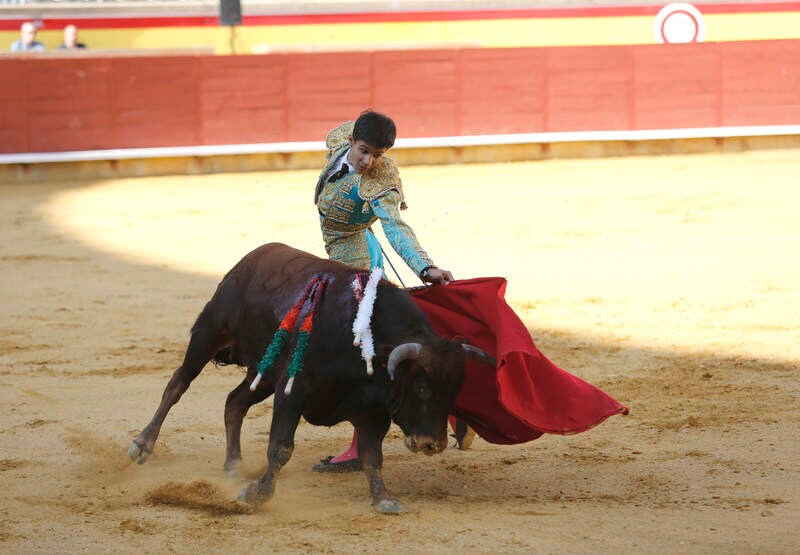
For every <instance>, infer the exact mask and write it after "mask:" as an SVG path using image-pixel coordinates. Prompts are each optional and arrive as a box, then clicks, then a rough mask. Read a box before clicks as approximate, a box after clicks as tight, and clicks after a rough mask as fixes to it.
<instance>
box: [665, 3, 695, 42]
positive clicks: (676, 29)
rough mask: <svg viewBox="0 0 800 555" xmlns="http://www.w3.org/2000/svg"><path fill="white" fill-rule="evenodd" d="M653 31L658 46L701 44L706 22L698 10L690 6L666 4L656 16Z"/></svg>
mask: <svg viewBox="0 0 800 555" xmlns="http://www.w3.org/2000/svg"><path fill="white" fill-rule="evenodd" d="M653 31H654V32H655V35H656V41H658V42H659V43H660V44H686V43H690V42H703V40H705V38H706V22H705V21H704V20H703V14H701V13H700V10H698V9H697V8H695V7H694V6H692V5H691V4H684V3H674V4H667V5H666V6H664V7H663V8H661V10H659V12H658V15H656V20H655V24H654V26H653Z"/></svg>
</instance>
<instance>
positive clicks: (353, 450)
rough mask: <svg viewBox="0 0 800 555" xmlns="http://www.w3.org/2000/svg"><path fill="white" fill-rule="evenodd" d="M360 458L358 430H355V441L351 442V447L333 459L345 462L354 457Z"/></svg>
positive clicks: (333, 461)
mask: <svg viewBox="0 0 800 555" xmlns="http://www.w3.org/2000/svg"><path fill="white" fill-rule="evenodd" d="M357 458H358V432H356V431H355V430H353V441H352V442H351V443H350V447H348V448H347V451H345V452H344V453H341V454H339V455H336V456H335V457H333V458H332V459H331V462H332V463H338V462H345V461H352V460H353V459H357Z"/></svg>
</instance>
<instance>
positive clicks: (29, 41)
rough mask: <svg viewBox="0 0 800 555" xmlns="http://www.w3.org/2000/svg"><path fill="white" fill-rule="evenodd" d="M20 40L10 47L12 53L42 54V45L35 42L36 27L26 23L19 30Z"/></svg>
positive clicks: (28, 22)
mask: <svg viewBox="0 0 800 555" xmlns="http://www.w3.org/2000/svg"><path fill="white" fill-rule="evenodd" d="M19 35H20V38H19V39H18V40H15V41H14V43H13V44H12V45H11V51H12V52H44V45H43V44H42V43H41V42H39V41H37V40H36V25H34V24H33V22H32V21H26V22H25V23H23V24H22V26H21V27H20V28H19Z"/></svg>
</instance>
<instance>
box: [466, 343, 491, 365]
mask: <svg viewBox="0 0 800 555" xmlns="http://www.w3.org/2000/svg"><path fill="white" fill-rule="evenodd" d="M461 346H462V347H463V348H464V352H465V353H466V355H467V358H471V359H472V360H477V361H478V362H482V363H484V364H488V365H489V366H491V367H492V368H497V359H496V358H494V357H493V356H492V355H490V354H489V353H487V352H486V351H484V350H482V349H479V348H477V347H473V346H472V345H467V344H466V343H462V344H461Z"/></svg>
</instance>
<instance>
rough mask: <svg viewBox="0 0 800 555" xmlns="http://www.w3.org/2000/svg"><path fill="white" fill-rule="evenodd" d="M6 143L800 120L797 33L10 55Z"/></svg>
mask: <svg viewBox="0 0 800 555" xmlns="http://www.w3.org/2000/svg"><path fill="white" fill-rule="evenodd" d="M0 83H2V86H0V152H2V153H21V152H47V151H70V150H94V149H106V148H133V147H159V146H188V145H214V144H237V143H264V142H282V141H314V140H322V139H323V138H324V136H325V134H326V132H327V131H328V130H329V129H331V128H332V127H334V126H335V125H337V124H338V123H340V122H341V121H342V120H344V119H347V118H353V117H355V116H357V115H358V113H359V112H360V111H361V110H362V109H363V108H365V107H373V108H375V109H377V110H381V111H384V112H387V113H389V114H390V115H392V116H393V117H394V118H395V120H396V121H397V124H398V127H399V130H400V135H401V136H402V137H435V136H451V135H475V134H493V133H529V132H545V131H603V130H634V129H666V128H683V127H716V126H739V125H788V124H800V41H798V40H776V41H753V42H725V43H705V44H691V45H640V46H609V47H598V46H592V47H561V48H513V49H468V48H464V49H446V50H404V51H388V52H350V53H311V54H267V55H257V56H256V55H250V56H210V55H209V56H198V55H191V56H164V57H153V56H148V57H141V58H139V57H119V58H114V57H77V58H50V59H48V58H35V57H25V58H13V57H5V58H3V59H0Z"/></svg>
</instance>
